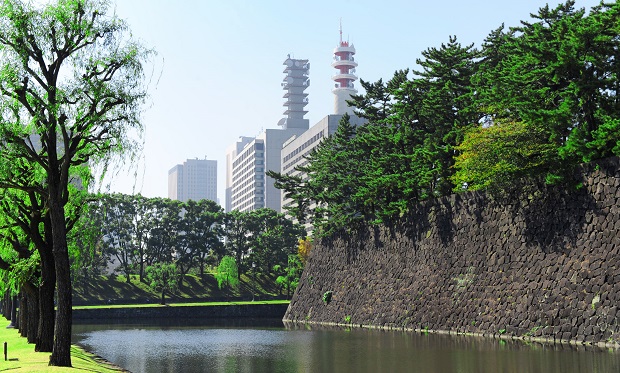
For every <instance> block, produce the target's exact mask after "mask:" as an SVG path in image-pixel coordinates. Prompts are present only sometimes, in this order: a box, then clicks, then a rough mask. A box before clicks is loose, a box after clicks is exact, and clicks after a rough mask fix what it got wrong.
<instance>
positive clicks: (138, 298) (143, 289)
mask: <svg viewBox="0 0 620 373" xmlns="http://www.w3.org/2000/svg"><path fill="white" fill-rule="evenodd" d="M130 280H131V281H129V282H128V281H127V279H126V277H124V276H98V277H95V278H92V279H89V280H88V281H83V282H80V281H77V282H75V283H74V292H73V303H74V305H79V306H82V305H104V304H109V305H113V304H152V303H159V302H160V298H161V294H160V293H158V292H156V291H153V290H152V289H150V288H149V286H148V285H147V284H146V283H144V282H140V280H139V279H138V277H137V276H132V277H131V279H130ZM283 296H284V295H283V294H280V292H279V289H278V287H277V285H276V284H275V278H273V277H270V276H247V275H242V276H241V279H240V282H239V286H237V287H236V288H224V289H220V288H218V286H217V281H216V280H215V278H214V277H213V275H212V274H205V276H204V277H201V276H197V275H186V276H184V278H183V282H182V283H181V285H180V286H179V288H178V290H177V291H176V292H175V293H173V294H166V303H186V302H200V303H202V302H211V301H238V300H248V301H249V300H252V299H254V300H268V299H274V298H278V297H283Z"/></svg>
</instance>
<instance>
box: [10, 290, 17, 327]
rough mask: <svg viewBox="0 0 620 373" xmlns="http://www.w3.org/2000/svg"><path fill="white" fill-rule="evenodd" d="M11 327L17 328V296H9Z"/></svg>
mask: <svg viewBox="0 0 620 373" xmlns="http://www.w3.org/2000/svg"><path fill="white" fill-rule="evenodd" d="M10 326H11V327H13V328H19V320H18V319H17V296H15V295H13V296H12V297H11V325H10Z"/></svg>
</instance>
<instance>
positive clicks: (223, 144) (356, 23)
mask: <svg viewBox="0 0 620 373" xmlns="http://www.w3.org/2000/svg"><path fill="white" fill-rule="evenodd" d="M598 3H599V1H598V0H577V1H576V7H577V8H586V9H589V8H591V7H592V6H595V5H597V4H598ZM545 4H547V2H546V1H543V0H520V1H515V0H494V1H488V0H467V1H463V0H443V1H428V0H426V1H420V0H409V1H406V0H402V1H396V0H382V1H367V0H357V1H352V0H331V1H329V0H312V1H300V0H288V1H280V0H263V1H255V0H247V1H242V0H176V1H175V0H116V2H115V3H113V5H112V8H111V9H110V11H111V12H114V13H116V15H117V16H118V17H119V18H121V19H124V20H125V21H127V22H128V24H129V27H130V29H131V33H132V36H133V38H134V39H137V40H138V41H140V42H141V43H142V44H143V45H145V46H146V47H149V48H152V49H154V50H155V51H156V52H157V55H156V56H155V57H154V58H153V59H152V60H151V61H149V62H148V64H147V65H146V73H147V77H146V78H147V80H148V82H149V102H148V105H147V106H145V110H144V113H143V115H142V119H143V124H144V127H145V133H144V145H143V150H142V153H141V156H140V158H139V159H138V160H137V161H136V162H135V163H129V162H127V163H126V164H124V165H123V166H122V167H119V168H117V169H116V170H115V171H114V172H111V173H109V174H108V177H107V178H106V184H109V185H110V190H111V191H114V192H121V193H127V194H132V193H141V194H142V195H144V196H147V197H167V196H168V170H170V169H171V168H172V167H174V166H175V165H177V164H181V163H183V162H184V161H185V160H186V159H194V158H198V159H205V158H206V159H214V160H217V167H218V174H217V177H218V185H217V188H218V198H219V202H220V204H222V205H224V204H225V200H224V195H225V175H226V149H227V148H228V147H229V146H230V145H232V144H234V143H235V141H236V140H237V139H238V138H239V137H240V136H257V135H258V134H259V133H261V132H262V131H263V130H264V129H267V128H279V127H278V126H277V123H278V121H279V120H280V119H281V118H283V117H284V115H283V112H284V110H285V108H284V107H283V106H282V104H283V103H284V98H282V96H283V94H284V91H283V90H282V87H281V85H280V83H281V82H282V79H283V78H284V73H283V70H284V66H283V64H282V63H283V62H284V60H285V59H286V58H287V55H289V54H290V56H291V57H293V58H299V59H308V60H309V61H310V82H311V84H310V86H309V87H308V89H307V90H306V92H307V93H308V94H309V96H308V97H309V100H310V103H309V104H308V106H306V109H307V110H308V114H306V118H307V119H309V121H310V125H311V126H312V125H313V124H315V123H317V122H318V121H319V120H320V119H321V118H323V117H324V116H326V115H328V114H332V113H333V105H334V104H333V103H334V98H333V94H332V93H331V89H332V87H333V86H334V82H333V81H332V80H331V76H332V75H334V72H335V70H334V69H333V68H332V67H331V62H332V57H333V49H334V48H335V47H336V46H337V44H338V42H339V37H340V36H339V35H340V34H339V27H340V23H342V34H343V39H344V40H348V41H349V42H350V43H352V44H353V45H354V46H355V48H356V51H357V53H356V55H355V60H356V61H357V62H358V64H359V66H358V67H357V75H358V76H359V77H360V78H361V79H363V80H365V81H369V82H375V81H377V80H379V79H381V78H382V79H384V80H387V79H390V78H391V77H392V75H393V74H394V72H395V71H397V70H401V69H406V68H409V69H416V59H418V58H420V57H421V52H422V51H424V50H426V49H428V48H431V47H440V46H441V44H442V43H446V42H448V40H449V37H450V36H451V35H455V36H456V37H457V38H458V41H459V42H460V43H461V44H462V45H469V44H471V43H474V45H475V46H480V45H481V43H482V42H483V40H484V38H485V37H486V36H487V35H488V34H489V33H490V32H491V31H492V30H494V29H496V28H498V27H499V26H500V25H501V24H502V23H504V24H505V25H506V26H518V25H519V23H520V21H521V20H529V19H530V13H536V12H537V11H538V9H539V8H540V7H543V6H545ZM557 4H559V1H558V2H550V3H549V5H550V6H552V7H555V6H556V5H557ZM355 85H356V87H357V88H358V89H359V88H360V85H359V82H356V84H355ZM361 92H362V91H361V90H360V93H361Z"/></svg>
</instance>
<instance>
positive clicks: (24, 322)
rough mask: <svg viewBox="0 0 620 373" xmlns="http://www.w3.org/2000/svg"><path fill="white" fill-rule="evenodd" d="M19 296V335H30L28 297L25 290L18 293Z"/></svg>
mask: <svg viewBox="0 0 620 373" xmlns="http://www.w3.org/2000/svg"><path fill="white" fill-rule="evenodd" d="M18 297H19V315H18V317H19V335H21V336H22V337H27V336H28V298H26V294H25V293H24V292H23V291H20V292H19V294H18Z"/></svg>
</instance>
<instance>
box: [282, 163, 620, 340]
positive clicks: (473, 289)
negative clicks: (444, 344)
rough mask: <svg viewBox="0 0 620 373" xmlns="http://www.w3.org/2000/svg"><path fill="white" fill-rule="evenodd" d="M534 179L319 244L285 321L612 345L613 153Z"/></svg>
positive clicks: (619, 283) (616, 334) (618, 332)
mask: <svg viewBox="0 0 620 373" xmlns="http://www.w3.org/2000/svg"><path fill="white" fill-rule="evenodd" d="M534 184H535V183H532V184H530V185H528V186H523V187H515V191H513V192H512V193H510V192H508V193H503V195H498V194H493V193H487V194H483V193H475V192H471V193H465V194H461V195H453V196H450V197H446V198H442V199H438V200H433V201H428V202H426V203H423V204H421V205H420V206H419V208H418V209H417V210H416V211H414V212H412V213H411V215H410V216H407V217H404V218H403V219H402V220H401V221H399V222H398V223H395V224H393V225H392V226H389V227H388V226H384V227H366V228H364V229H361V230H358V231H355V232H354V233H348V234H346V233H342V234H339V235H336V236H334V237H331V238H329V239H324V240H322V241H320V242H318V243H317V245H316V247H315V248H314V249H313V252H312V253H311V258H310V260H309V262H308V264H307V267H306V270H305V271H304V273H303V276H302V278H301V280H300V284H299V287H298V288H297V291H296V293H295V295H294V296H293V299H292V301H291V303H290V305H289V308H288V310H287V312H286V314H285V317H284V320H285V321H292V322H314V323H350V324H352V325H356V326H370V327H385V328H405V329H420V330H427V329H428V330H437V331H448V332H454V333H473V334H484V335H502V336H504V337H542V338H544V339H548V340H555V341H570V342H573V343H582V342H585V343H605V342H608V343H611V344H617V343H618V341H620V310H619V301H620V261H619V251H620V161H619V159H618V158H611V159H605V160H602V161H599V162H597V163H593V164H589V165H586V166H583V167H581V168H580V169H579V170H578V172H577V173H576V174H575V177H574V180H572V181H571V183H570V186H564V187H547V186H546V185H544V183H539V185H534ZM328 291H329V292H331V295H332V296H331V301H330V302H329V303H327V304H326V303H325V302H324V301H323V295H324V294H325V293H326V292H328Z"/></svg>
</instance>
